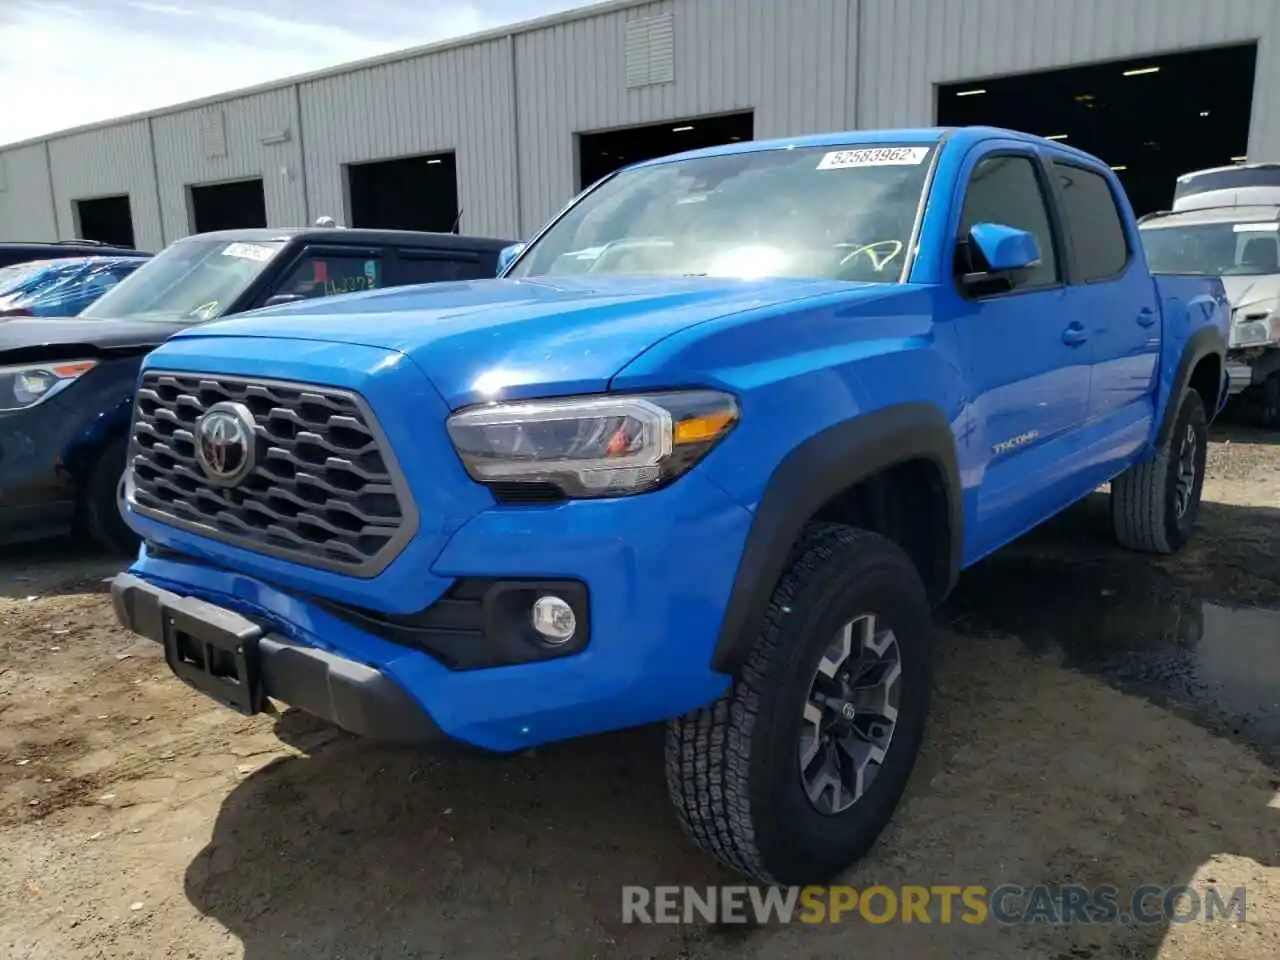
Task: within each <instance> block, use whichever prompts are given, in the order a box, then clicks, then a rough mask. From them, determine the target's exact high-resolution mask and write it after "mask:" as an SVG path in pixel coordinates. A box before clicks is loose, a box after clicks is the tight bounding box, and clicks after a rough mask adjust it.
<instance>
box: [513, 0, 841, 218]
mask: <svg viewBox="0 0 1280 960" xmlns="http://www.w3.org/2000/svg"><path fill="white" fill-rule="evenodd" d="M853 5H854V4H853V2H852V0H788V2H779V0H681V2H675V0H665V2H659V3H652V4H646V5H643V6H639V7H634V8H632V9H629V10H622V11H618V12H616V13H608V14H604V15H602V16H596V17H592V18H590V19H583V20H575V21H571V22H568V23H563V24H559V25H557V26H553V27H549V28H546V29H543V30H536V31H532V32H529V33H524V34H519V35H518V36H517V37H516V77H517V91H518V95H519V104H518V114H519V134H520V167H521V174H522V177H523V179H522V182H521V194H522V200H523V203H522V211H521V214H522V216H521V221H522V226H523V228H524V230H525V232H526V233H527V232H529V231H531V230H533V229H534V228H535V227H536V226H537V225H538V224H539V223H541V222H542V220H543V219H544V218H546V217H547V216H549V215H550V214H552V213H554V212H555V210H556V209H557V208H558V207H559V206H560V205H562V204H563V203H564V202H565V201H566V200H567V199H568V198H569V197H570V196H572V194H573V193H574V192H575V188H576V186H577V173H576V169H577V143H576V140H575V134H576V133H579V132H590V131H593V130H599V129H607V128H609V127H621V126H629V125H632V124H641V123H655V122H658V121H662V120H669V119H677V118H684V117H695V116H699V115H706V114H716V113H728V112H731V111H736V110H754V111H755V133H756V136H757V137H761V138H764V137H774V136H786V135H788V134H794V133H802V132H811V131H816V130H832V129H841V128H843V127H845V126H846V125H847V124H848V122H849V114H850V112H851V111H850V106H851V104H852V97H853V77H852V69H851V67H852V63H853V56H852V50H851V46H850V43H851V36H850V24H851V23H852V16H851V12H850V11H851V9H852V7H853ZM664 13H671V14H672V15H673V19H674V48H675V51H674V52H675V64H674V75H675V80H674V82H673V83H666V84H655V85H649V86H643V87H638V88H628V86H627V83H626V58H625V56H624V49H625V45H626V35H627V31H626V24H627V23H628V22H629V21H634V20H640V19H647V18H652V17H655V16H659V15H661V14H664Z"/></svg>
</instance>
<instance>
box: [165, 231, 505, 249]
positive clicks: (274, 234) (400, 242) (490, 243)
mask: <svg viewBox="0 0 1280 960" xmlns="http://www.w3.org/2000/svg"><path fill="white" fill-rule="evenodd" d="M184 240H222V241H226V242H228V243H231V242H235V241H237V240H238V241H242V242H247V243H253V242H255V241H256V242H259V243H262V242H266V241H270V240H312V241H315V242H317V243H326V242H328V243H351V244H361V243H369V244H383V245H386V246H390V247H396V246H399V247H423V246H432V247H436V248H443V249H447V250H474V251H489V252H492V251H495V250H501V249H502V248H503V247H505V246H507V245H508V244H510V243H512V241H511V240H499V239H495V238H493V237H469V236H462V235H459V234H456V233H429V232H427V231H425V230H369V229H364V228H360V227H252V228H248V229H244V230H213V231H210V232H209V233H196V234H192V235H191V236H188V237H183V238H182V240H178V241H175V242H177V243H182V242H183V241H184Z"/></svg>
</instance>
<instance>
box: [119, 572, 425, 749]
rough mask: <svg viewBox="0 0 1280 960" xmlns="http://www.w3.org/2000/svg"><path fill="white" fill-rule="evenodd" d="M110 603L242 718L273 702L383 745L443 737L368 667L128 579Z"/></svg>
mask: <svg viewBox="0 0 1280 960" xmlns="http://www.w3.org/2000/svg"><path fill="white" fill-rule="evenodd" d="M111 598H112V601H113V603H114V605H115V610H116V618H117V619H118V620H119V621H120V623H121V624H122V625H123V626H125V627H126V628H128V629H129V630H132V631H133V632H134V633H137V634H139V635H140V636H143V637H146V638H147V639H148V640H154V641H155V642H156V643H159V644H161V645H162V646H163V647H164V648H165V660H166V661H167V662H168V664H169V668H170V669H171V670H172V671H173V672H174V674H176V675H177V676H178V677H179V678H180V679H181V680H182V681H183V682H184V683H186V684H188V685H189V686H191V687H193V688H194V689H196V690H198V691H200V692H201V693H204V694H206V695H208V696H210V697H212V698H213V699H215V700H217V701H218V702H220V703H222V704H224V705H225V706H228V707H231V708H232V709H234V710H238V711H239V712H240V713H243V714H246V715H251V714H254V713H257V712H259V711H260V710H261V709H262V704H263V698H264V697H271V698H273V699H276V700H281V701H284V702H285V703H288V704H289V705H291V706H294V707H297V708H298V709H300V710H303V711H305V712H307V713H310V714H312V715H314V716H317V717H320V718H322V719H324V720H328V721H329V722H331V723H335V724H337V725H338V726H340V727H342V728H344V729H346V730H349V731H350V732H352V733H355V734H358V735H361V736H367V737H372V738H374V739H378V740H388V741H396V742H402V743H424V742H429V741H432V740H435V739H438V738H439V737H440V736H441V732H440V728H439V727H437V726H436V725H435V723H434V722H433V721H432V720H431V718H430V717H429V716H428V715H427V712H426V711H425V710H423V709H422V707H421V705H420V704H418V703H415V702H414V701H413V700H412V699H411V698H410V697H409V696H408V695H407V694H406V693H405V692H404V691H403V690H402V689H400V688H399V687H397V686H396V685H395V684H394V683H392V682H391V681H390V680H388V679H387V678H386V677H385V676H383V675H382V674H381V673H379V672H378V671H377V670H374V669H373V668H371V667H368V666H365V665H364V664H361V663H356V662H355V661H353V660H349V659H347V658H345V657H339V656H336V655H334V654H331V653H326V652H324V651H323V650H317V649H314V648H311V647H306V646H303V645H301V644H297V643H293V642H292V641H290V640H288V639H287V638H286V637H283V636H281V635H280V634H278V633H274V632H272V631H271V630H270V629H269V627H267V626H265V625H264V624H263V623H262V622H260V621H259V622H255V621H254V620H250V619H249V618H247V617H244V616H242V615H240V614H238V613H235V612H234V611H231V610H226V609H223V608H221V607H217V606H214V605H213V604H210V603H205V602H204V601H202V600H198V599H196V598H194V597H183V596H180V595H178V594H176V593H171V592H170V591H168V590H162V589H160V588H158V587H155V586H152V585H151V584H149V583H147V582H146V581H145V580H141V579H139V578H138V577H135V576H133V575H131V574H128V573H122V574H120V575H118V576H117V577H116V578H115V580H113V581H112V583H111Z"/></svg>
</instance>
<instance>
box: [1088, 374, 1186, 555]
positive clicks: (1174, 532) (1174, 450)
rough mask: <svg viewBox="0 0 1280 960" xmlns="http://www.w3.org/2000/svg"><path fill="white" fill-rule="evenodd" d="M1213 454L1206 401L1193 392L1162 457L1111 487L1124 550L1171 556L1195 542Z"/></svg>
mask: <svg viewBox="0 0 1280 960" xmlns="http://www.w3.org/2000/svg"><path fill="white" fill-rule="evenodd" d="M1208 449H1209V426H1208V421H1207V418H1206V417H1205V412H1204V401H1202V400H1201V399H1200V394H1198V393H1197V392H1196V391H1194V390H1188V391H1187V392H1186V393H1185V394H1183V396H1182V401H1181V404H1180V405H1179V407H1178V414H1177V417H1176V418H1175V419H1174V422H1173V429H1172V430H1171V431H1169V436H1168V438H1167V439H1166V440H1165V442H1164V444H1163V445H1162V446H1161V447H1160V449H1159V450H1157V451H1156V455H1155V456H1154V457H1152V458H1151V459H1150V460H1146V461H1144V462H1142V463H1139V464H1135V465H1134V466H1132V467H1130V468H1129V469H1128V470H1126V471H1125V472H1124V473H1122V474H1120V476H1118V477H1116V478H1115V479H1114V480H1112V481H1111V522H1112V526H1113V527H1114V528H1115V533H1116V539H1117V540H1119V541H1120V543H1121V545H1122V546H1125V547H1128V548H1129V549H1131V550H1141V551H1144V552H1146V553H1166V554H1167V553H1174V552H1175V551H1177V550H1180V549H1182V547H1183V546H1184V545H1185V544H1186V542H1187V541H1188V540H1190V539H1191V534H1192V533H1193V532H1194V530H1195V525H1196V515H1197V514H1198V513H1199V511H1200V490H1201V487H1203V485H1204V465H1205V457H1206V455H1207V454H1208Z"/></svg>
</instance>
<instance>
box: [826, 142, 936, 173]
mask: <svg viewBox="0 0 1280 960" xmlns="http://www.w3.org/2000/svg"><path fill="white" fill-rule="evenodd" d="M928 155H929V148H928V147H868V148H866V149H864V150H833V151H832V152H831V153H827V154H823V157H822V159H821V160H820V161H818V169H819V170H844V169H847V168H849V167H898V166H914V165H915V164H918V163H922V162H923V161H924V158H925V157H927V156H928Z"/></svg>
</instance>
